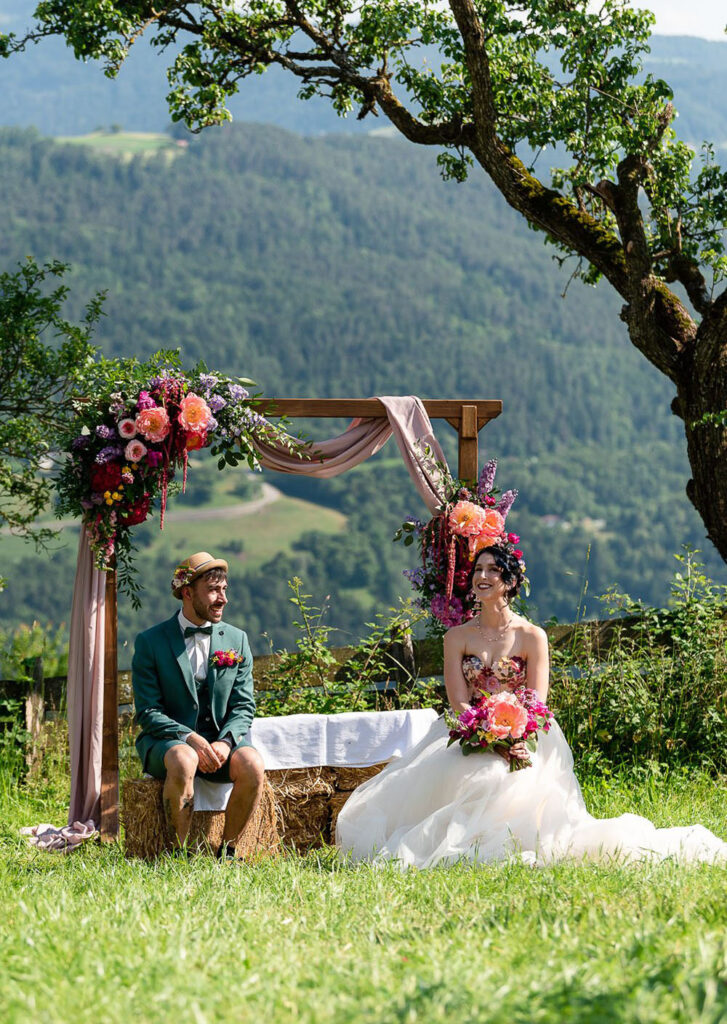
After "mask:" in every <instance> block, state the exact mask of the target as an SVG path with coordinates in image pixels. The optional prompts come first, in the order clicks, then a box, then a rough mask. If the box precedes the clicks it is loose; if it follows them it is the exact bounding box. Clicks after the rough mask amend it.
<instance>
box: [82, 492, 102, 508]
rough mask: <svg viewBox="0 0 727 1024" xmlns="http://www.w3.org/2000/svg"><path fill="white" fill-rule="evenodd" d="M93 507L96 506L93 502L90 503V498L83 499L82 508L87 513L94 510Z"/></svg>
mask: <svg viewBox="0 0 727 1024" xmlns="http://www.w3.org/2000/svg"><path fill="white" fill-rule="evenodd" d="M99 497H100V495H99ZM93 505H94V503H93V501H89V499H88V498H81V508H82V509H85V510H86V512H88V510H89V509H90V508H93Z"/></svg>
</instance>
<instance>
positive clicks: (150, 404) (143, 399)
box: [136, 391, 156, 412]
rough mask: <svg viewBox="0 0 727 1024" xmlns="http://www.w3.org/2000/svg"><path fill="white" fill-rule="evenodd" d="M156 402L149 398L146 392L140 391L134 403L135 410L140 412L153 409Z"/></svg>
mask: <svg viewBox="0 0 727 1024" xmlns="http://www.w3.org/2000/svg"><path fill="white" fill-rule="evenodd" d="M155 405H156V402H155V401H154V399H153V398H152V397H151V395H150V394H149V392H148V391H140V392H139V397H138V399H137V401H136V408H137V409H138V410H139V412H141V411H142V410H143V409H153V408H154V406H155Z"/></svg>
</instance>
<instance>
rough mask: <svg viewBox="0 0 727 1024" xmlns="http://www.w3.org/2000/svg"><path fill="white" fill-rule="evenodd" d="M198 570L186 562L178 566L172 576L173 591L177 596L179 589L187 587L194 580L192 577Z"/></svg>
mask: <svg viewBox="0 0 727 1024" xmlns="http://www.w3.org/2000/svg"><path fill="white" fill-rule="evenodd" d="M196 572H197V570H196V569H193V568H192V567H191V566H190V565H187V564H186V563H183V564H182V565H178V566H177V568H176V569H175V570H174V575H173V576H172V593H173V594H174V596H175V597H176V596H177V591H178V590H181V589H182V587H186V586H188V585H189V584H190V583H191V582H192V577H193V576H194V574H195V573H196Z"/></svg>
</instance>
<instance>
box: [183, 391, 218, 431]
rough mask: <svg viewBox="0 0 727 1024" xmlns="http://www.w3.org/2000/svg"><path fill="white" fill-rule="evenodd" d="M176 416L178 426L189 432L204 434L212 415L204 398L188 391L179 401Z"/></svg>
mask: <svg viewBox="0 0 727 1024" xmlns="http://www.w3.org/2000/svg"><path fill="white" fill-rule="evenodd" d="M177 418H178V420H179V423H180V426H182V427H184V429H185V430H188V431H189V432H190V433H191V434H205V433H206V432H207V430H208V428H209V426H210V424H211V422H212V420H213V418H214V417H213V416H212V410H211V409H210V407H209V406H208V405H207V403H206V402H205V400H204V398H200V396H199V395H195V394H193V393H190V394H188V395H186V396H185V397H184V398H183V399H182V401H181V402H180V403H179V416H178V417H177Z"/></svg>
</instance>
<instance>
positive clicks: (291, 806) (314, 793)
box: [265, 767, 335, 853]
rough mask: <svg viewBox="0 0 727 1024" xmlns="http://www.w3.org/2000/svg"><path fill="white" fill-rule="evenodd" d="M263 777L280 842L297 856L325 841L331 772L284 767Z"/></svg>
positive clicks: (332, 784)
mask: <svg viewBox="0 0 727 1024" xmlns="http://www.w3.org/2000/svg"><path fill="white" fill-rule="evenodd" d="M265 774H266V776H267V778H268V780H269V782H270V787H271V790H272V793H273V797H274V799H275V805H276V810H277V826H278V832H279V834H280V840H281V842H282V843H284V844H285V846H292V847H294V848H295V849H296V850H297V851H298V852H299V853H304V852H305V851H306V850H311V849H314V848H315V847H319V846H322V845H323V843H324V842H327V841H328V835H329V825H330V816H331V812H330V806H329V800H330V797H331V796H332V795H333V793H334V792H335V787H334V769H332V768H325V767H317V768H286V769H274V770H272V771H268V772H266V773H265Z"/></svg>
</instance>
